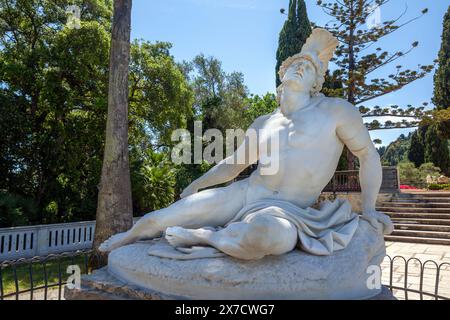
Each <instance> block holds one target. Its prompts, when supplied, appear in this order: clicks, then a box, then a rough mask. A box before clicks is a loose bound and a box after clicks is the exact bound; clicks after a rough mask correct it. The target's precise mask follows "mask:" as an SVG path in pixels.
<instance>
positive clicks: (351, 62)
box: [345, 1, 356, 170]
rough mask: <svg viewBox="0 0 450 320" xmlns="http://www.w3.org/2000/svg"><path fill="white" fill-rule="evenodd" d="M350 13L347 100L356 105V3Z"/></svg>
mask: <svg viewBox="0 0 450 320" xmlns="http://www.w3.org/2000/svg"><path fill="white" fill-rule="evenodd" d="M350 12H351V14H350V15H351V18H350V26H349V27H350V30H349V41H348V90H347V100H348V102H350V103H351V104H353V105H354V104H355V91H356V86H355V79H354V77H355V74H354V73H355V68H356V66H355V51H354V50H355V48H354V41H355V37H354V35H355V23H354V20H355V12H354V3H353V1H351V4H350ZM345 152H346V153H347V163H348V168H347V169H348V170H355V159H354V155H353V154H352V153H351V152H350V150H348V148H347V147H346V148H345Z"/></svg>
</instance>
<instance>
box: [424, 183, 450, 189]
mask: <svg viewBox="0 0 450 320" xmlns="http://www.w3.org/2000/svg"><path fill="white" fill-rule="evenodd" d="M427 188H428V190H450V184H438V183H431V184H429V185H428V187H427Z"/></svg>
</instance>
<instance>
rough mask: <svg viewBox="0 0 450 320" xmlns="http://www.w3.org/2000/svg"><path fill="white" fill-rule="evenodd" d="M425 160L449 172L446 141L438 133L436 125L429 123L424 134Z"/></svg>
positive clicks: (449, 164)
mask: <svg viewBox="0 0 450 320" xmlns="http://www.w3.org/2000/svg"><path fill="white" fill-rule="evenodd" d="M424 145H425V162H432V163H433V164H434V165H435V166H437V167H439V168H441V171H442V172H443V173H445V174H446V175H448V174H449V173H450V157H449V152H448V142H447V140H446V139H442V138H441V137H440V136H439V133H438V125H431V126H429V127H428V130H427V132H426V134H425V143H424Z"/></svg>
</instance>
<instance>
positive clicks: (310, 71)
mask: <svg viewBox="0 0 450 320" xmlns="http://www.w3.org/2000/svg"><path fill="white" fill-rule="evenodd" d="M316 76H317V74H316V68H315V67H314V65H313V64H312V62H310V61H308V60H306V59H302V60H299V61H297V62H295V63H293V64H291V65H290V66H289V68H288V69H287V70H286V73H285V74H284V77H283V79H281V82H282V84H283V86H288V87H289V89H291V90H294V91H299V92H311V91H312V88H313V86H314V84H315V83H316Z"/></svg>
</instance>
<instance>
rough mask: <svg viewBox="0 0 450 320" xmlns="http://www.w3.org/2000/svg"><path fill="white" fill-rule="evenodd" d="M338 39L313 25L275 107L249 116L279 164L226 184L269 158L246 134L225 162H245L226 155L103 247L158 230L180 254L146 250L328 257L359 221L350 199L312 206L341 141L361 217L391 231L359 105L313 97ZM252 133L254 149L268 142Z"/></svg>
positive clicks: (291, 61)
mask: <svg viewBox="0 0 450 320" xmlns="http://www.w3.org/2000/svg"><path fill="white" fill-rule="evenodd" d="M337 45H338V41H337V40H336V39H335V38H334V37H333V36H332V35H331V34H330V33H329V32H328V31H325V30H323V29H315V30H313V33H312V35H311V36H310V37H309V38H308V40H307V41H306V44H305V45H304V46H303V48H302V51H301V52H300V53H299V54H296V55H294V56H292V57H290V58H288V59H287V60H286V61H284V63H283V64H282V66H281V68H280V71H279V75H280V79H281V81H282V84H281V86H280V87H279V88H278V98H279V105H280V108H279V109H277V110H276V111H275V112H273V113H272V114H268V115H265V116H262V117H259V118H258V119H256V120H255V121H254V122H253V124H252V125H251V127H250V128H249V130H256V132H272V133H274V132H276V133H277V135H278V137H279V141H278V150H277V152H278V155H277V161H279V166H278V170H277V171H276V172H274V173H273V174H264V173H263V170H264V166H267V161H266V162H265V164H263V163H262V162H261V161H260V162H259V164H258V168H257V170H256V171H255V172H253V173H252V175H251V176H250V177H249V178H248V179H245V180H241V181H238V182H234V183H232V184H230V185H228V186H227V187H223V188H215V189H207V190H203V191H200V190H202V189H205V188H209V187H212V186H215V185H219V184H223V183H226V182H229V181H232V180H233V179H234V178H236V177H237V176H238V175H239V173H240V172H242V171H243V170H244V169H245V168H246V167H248V166H249V165H251V164H253V163H256V162H257V161H258V160H261V159H263V158H264V159H266V158H269V159H270V157H271V156H272V155H270V154H269V151H268V150H267V148H262V147H261V148H258V150H257V152H256V153H254V154H252V152H250V150H249V139H247V138H248V137H247V138H246V139H245V140H244V142H243V143H242V145H241V146H240V147H239V148H238V149H237V150H236V152H235V154H234V155H232V156H231V157H232V158H236V157H239V156H240V155H242V154H245V157H246V161H245V163H243V164H230V161H229V160H230V159H225V160H223V161H221V162H220V163H218V164H217V165H216V166H215V167H213V168H212V169H211V170H210V171H209V172H207V173H206V174H205V175H204V176H202V177H200V178H199V179H197V180H195V181H194V182H193V183H192V184H191V185H189V186H188V187H187V188H186V189H185V190H184V192H183V193H182V195H181V198H182V199H181V200H179V201H177V202H175V203H174V204H172V205H171V206H169V207H167V208H164V209H161V210H158V211H155V212H151V213H149V214H147V215H146V216H144V217H143V218H141V219H140V220H139V221H138V222H137V223H136V224H135V225H134V227H133V228H132V229H131V230H129V231H128V232H125V233H121V234H117V235H115V236H113V237H111V238H110V239H109V240H107V241H105V242H104V243H103V244H102V245H101V247H100V250H102V251H105V252H110V251H112V250H114V249H117V248H119V247H122V246H125V245H128V244H131V243H134V242H136V241H138V240H146V239H153V238H158V237H161V236H164V237H165V238H166V239H167V241H168V242H169V243H170V245H172V246H173V247H174V248H176V249H177V250H173V252H175V251H178V252H179V255H176V254H171V253H169V252H166V253H164V252H160V251H155V252H152V251H150V254H154V255H159V256H162V257H169V258H180V259H182V258H183V255H185V257H188V258H201V257H214V256H220V255H223V254H226V255H229V256H232V257H235V258H239V259H245V260H253V259H261V258H263V257H265V256H268V255H283V254H286V253H288V252H290V251H292V250H293V249H295V248H296V247H299V248H300V249H301V250H303V251H306V252H308V253H310V254H313V255H320V256H327V255H331V254H333V253H334V252H336V251H340V250H343V249H345V248H346V247H347V245H348V244H349V243H350V241H351V240H352V237H353V236H354V234H355V232H356V230H357V229H358V224H359V220H360V217H359V216H358V215H357V214H356V213H353V212H352V210H351V206H350V204H349V202H348V201H344V200H336V201H334V202H329V201H327V202H324V203H323V204H322V206H321V207H319V208H313V207H312V206H313V205H314V204H315V203H316V202H317V200H318V197H319V195H320V194H321V192H322V190H323V188H324V187H325V186H326V185H327V183H328V182H329V181H330V179H331V178H332V177H333V174H334V172H335V170H336V167H337V164H338V161H339V157H340V155H341V154H342V151H343V148H344V145H345V146H347V147H348V149H349V150H350V151H351V152H352V153H353V154H354V155H355V156H356V157H358V159H359V163H360V175H359V178H360V184H361V189H362V194H361V197H362V208H363V212H362V216H361V218H362V219H363V220H365V221H367V222H369V223H370V225H371V226H372V227H373V228H375V229H376V230H377V232H379V233H380V234H382V233H383V232H384V233H390V232H392V230H393V225H392V223H391V221H390V219H389V217H388V216H386V215H384V214H382V213H379V212H377V211H376V210H375V203H376V199H377V195H378V192H379V189H380V185H381V179H382V168H381V164H380V158H379V155H378V153H377V151H376V149H375V148H374V146H373V143H372V141H371V138H370V136H369V133H368V131H367V129H366V127H365V126H364V124H363V120H362V118H361V115H360V114H359V112H358V110H357V108H355V106H353V105H351V104H350V103H348V102H347V101H345V100H343V99H339V98H328V97H325V96H324V95H322V94H320V93H319V92H320V90H321V88H322V85H323V83H324V76H325V73H326V71H327V69H328V62H329V60H330V59H331V58H332V56H333V53H334V51H335V49H336V47H337ZM267 140H268V137H267V136H259V137H258V146H262V145H263V144H267Z"/></svg>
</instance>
